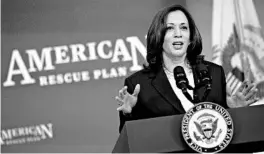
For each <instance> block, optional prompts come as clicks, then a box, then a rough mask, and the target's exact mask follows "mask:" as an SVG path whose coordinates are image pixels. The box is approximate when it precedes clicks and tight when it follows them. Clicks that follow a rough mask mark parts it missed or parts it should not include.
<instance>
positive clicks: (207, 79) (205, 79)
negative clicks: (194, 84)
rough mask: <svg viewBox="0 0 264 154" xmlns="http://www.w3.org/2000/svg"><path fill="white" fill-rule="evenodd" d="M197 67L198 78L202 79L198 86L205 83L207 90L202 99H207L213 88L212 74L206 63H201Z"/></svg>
mask: <svg viewBox="0 0 264 154" xmlns="http://www.w3.org/2000/svg"><path fill="white" fill-rule="evenodd" d="M196 68H197V74H198V78H199V80H200V83H199V86H198V87H201V86H203V85H205V92H204V96H203V98H202V101H205V99H206V97H207V96H208V94H209V92H210V91H211V89H212V79H211V76H210V75H209V72H208V69H207V67H206V65H205V64H203V63H200V64H199V65H198V66H197V67H196Z"/></svg>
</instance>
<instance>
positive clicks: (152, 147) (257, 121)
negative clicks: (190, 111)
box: [112, 105, 264, 153]
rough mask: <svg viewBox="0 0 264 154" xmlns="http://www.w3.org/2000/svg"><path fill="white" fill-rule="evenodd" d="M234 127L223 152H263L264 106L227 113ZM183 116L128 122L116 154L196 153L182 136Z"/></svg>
mask: <svg viewBox="0 0 264 154" xmlns="http://www.w3.org/2000/svg"><path fill="white" fill-rule="evenodd" d="M228 111H229V113H230V115H231V117H232V119H233V123H234V135H233V139H232V141H231V143H230V144H229V145H228V147H227V148H226V149H224V150H223V151H221V152H238V153H240V152H260V151H264V105H259V106H250V107H241V108H235V109H228ZM182 117H183V115H174V116H166V117H158V118H150V119H143V120H134V121H128V122H126V124H125V125H124V127H123V130H122V131H121V133H120V135H119V138H118V140H117V142H116V144H115V146H114V149H113V151H112V152H113V153H145V152H147V153H158V152H194V151H192V150H191V148H189V147H188V145H187V144H186V143H185V141H184V139H183V137H182V134H181V120H182Z"/></svg>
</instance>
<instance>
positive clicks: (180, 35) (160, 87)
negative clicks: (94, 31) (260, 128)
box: [116, 5, 255, 131]
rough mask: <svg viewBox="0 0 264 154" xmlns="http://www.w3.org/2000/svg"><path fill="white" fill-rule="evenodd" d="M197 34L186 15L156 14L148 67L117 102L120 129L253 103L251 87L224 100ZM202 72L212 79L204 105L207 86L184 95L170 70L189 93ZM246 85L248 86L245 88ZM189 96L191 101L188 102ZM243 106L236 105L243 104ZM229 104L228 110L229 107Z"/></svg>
mask: <svg viewBox="0 0 264 154" xmlns="http://www.w3.org/2000/svg"><path fill="white" fill-rule="evenodd" d="M201 52H202V39H201V36H200V33H199V31H198V29H197V27H196V25H195V23H194V21H193V19H192V17H191V15H190V14H189V13H188V11H187V10H186V9H184V8H183V7H182V6H180V5H173V6H170V7H167V8H164V9H163V10H161V11H159V12H158V13H157V14H156V16H155V17H154V19H153V21H152V24H151V26H150V28H149V31H148V34H147V58H146V59H147V62H148V64H149V65H148V66H145V68H144V69H143V70H141V71H139V72H136V73H134V74H133V75H131V76H130V77H128V78H126V79H125V86H124V87H123V88H122V89H121V90H120V91H119V96H116V99H117V101H118V102H119V105H120V107H118V108H117V110H118V111H120V114H119V116H120V127H119V131H121V130H122V128H123V125H124V123H125V121H128V120H137V119H145V118H153V117H159V116H169V115H175V114H184V113H185V112H186V111H188V110H189V109H190V108H191V107H193V106H194V104H195V103H197V102H201V100H202V101H207V102H214V103H217V104H219V105H221V106H223V107H225V108H228V106H229V107H239V106H246V105H248V104H250V103H252V102H254V101H255V97H254V96H255V87H253V84H249V86H248V87H247V88H244V87H240V89H239V91H238V92H237V93H238V94H239V95H236V96H239V97H231V98H230V99H228V102H227V99H226V82H225V74H224V70H223V68H222V67H221V66H218V65H216V64H214V63H211V62H208V61H204V60H203V56H201V55H200V54H201ZM200 65H203V66H206V67H205V68H206V70H207V71H208V74H209V76H210V80H208V81H210V87H209V88H210V91H209V93H208V95H207V97H206V99H203V98H204V97H203V96H204V95H205V91H206V84H205V85H202V86H200V88H197V89H192V88H189V90H187V92H188V93H186V91H185V94H186V95H184V93H183V91H182V89H180V88H178V86H177V85H176V81H175V75H174V73H173V72H174V71H175V70H174V68H176V67H177V66H181V67H182V68H183V70H184V72H185V73H186V77H187V79H188V82H189V85H190V86H189V87H198V85H199V84H200V81H201V80H199V79H198V74H197V72H196V70H197V67H198V66H200ZM244 84H246V82H244ZM187 95H190V97H191V99H193V100H191V99H188V97H187ZM241 100H243V104H237V102H241ZM228 104H229V105H228Z"/></svg>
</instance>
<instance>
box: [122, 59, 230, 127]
mask: <svg viewBox="0 0 264 154" xmlns="http://www.w3.org/2000/svg"><path fill="white" fill-rule="evenodd" d="M204 64H206V65H207V66H208V72H209V74H210V76H211V78H212V90H211V91H210V93H209V94H208V96H207V99H206V100H205V101H209V102H213V103H217V104H219V105H221V106H223V107H225V108H227V103H226V81H225V74H224V70H223V68H222V67H221V66H219V65H216V64H214V63H211V62H208V61H204ZM193 74H194V82H195V85H197V84H198V77H197V75H196V73H195V69H194V67H193ZM136 84H140V92H139V95H138V101H137V103H136V105H135V106H134V107H133V109H132V113H131V114H129V115H123V113H122V112H120V113H119V117H120V126H119V132H121V130H122V128H123V126H124V124H125V122H126V121H128V120H137V119H146V118H154V117H160V116H169V115H176V114H184V113H185V111H184V109H183V107H182V105H181V102H180V100H179V99H178V97H177V96H176V94H175V93H174V91H173V89H172V87H171V85H170V83H169V80H168V79H167V76H166V74H165V72H164V70H163V68H162V67H160V69H159V71H157V73H153V72H151V71H148V70H146V69H143V70H141V71H139V72H136V73H134V74H132V75H131V76H129V77H128V78H126V79H125V85H126V86H127V87H128V89H127V90H128V92H129V93H130V94H132V93H133V91H134V89H135V86H136ZM175 84H176V83H175ZM204 91H205V87H201V88H200V89H198V90H196V91H195V92H194V97H195V96H196V97H198V98H199V99H201V98H202V97H203V95H204Z"/></svg>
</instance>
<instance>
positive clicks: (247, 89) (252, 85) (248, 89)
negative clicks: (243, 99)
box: [242, 83, 255, 95]
mask: <svg viewBox="0 0 264 154" xmlns="http://www.w3.org/2000/svg"><path fill="white" fill-rule="evenodd" d="M254 87H255V85H254V84H252V83H248V84H247V86H246V87H245V88H244V90H243V91H242V93H243V95H247V93H249V92H250V91H251V89H252V88H254Z"/></svg>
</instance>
